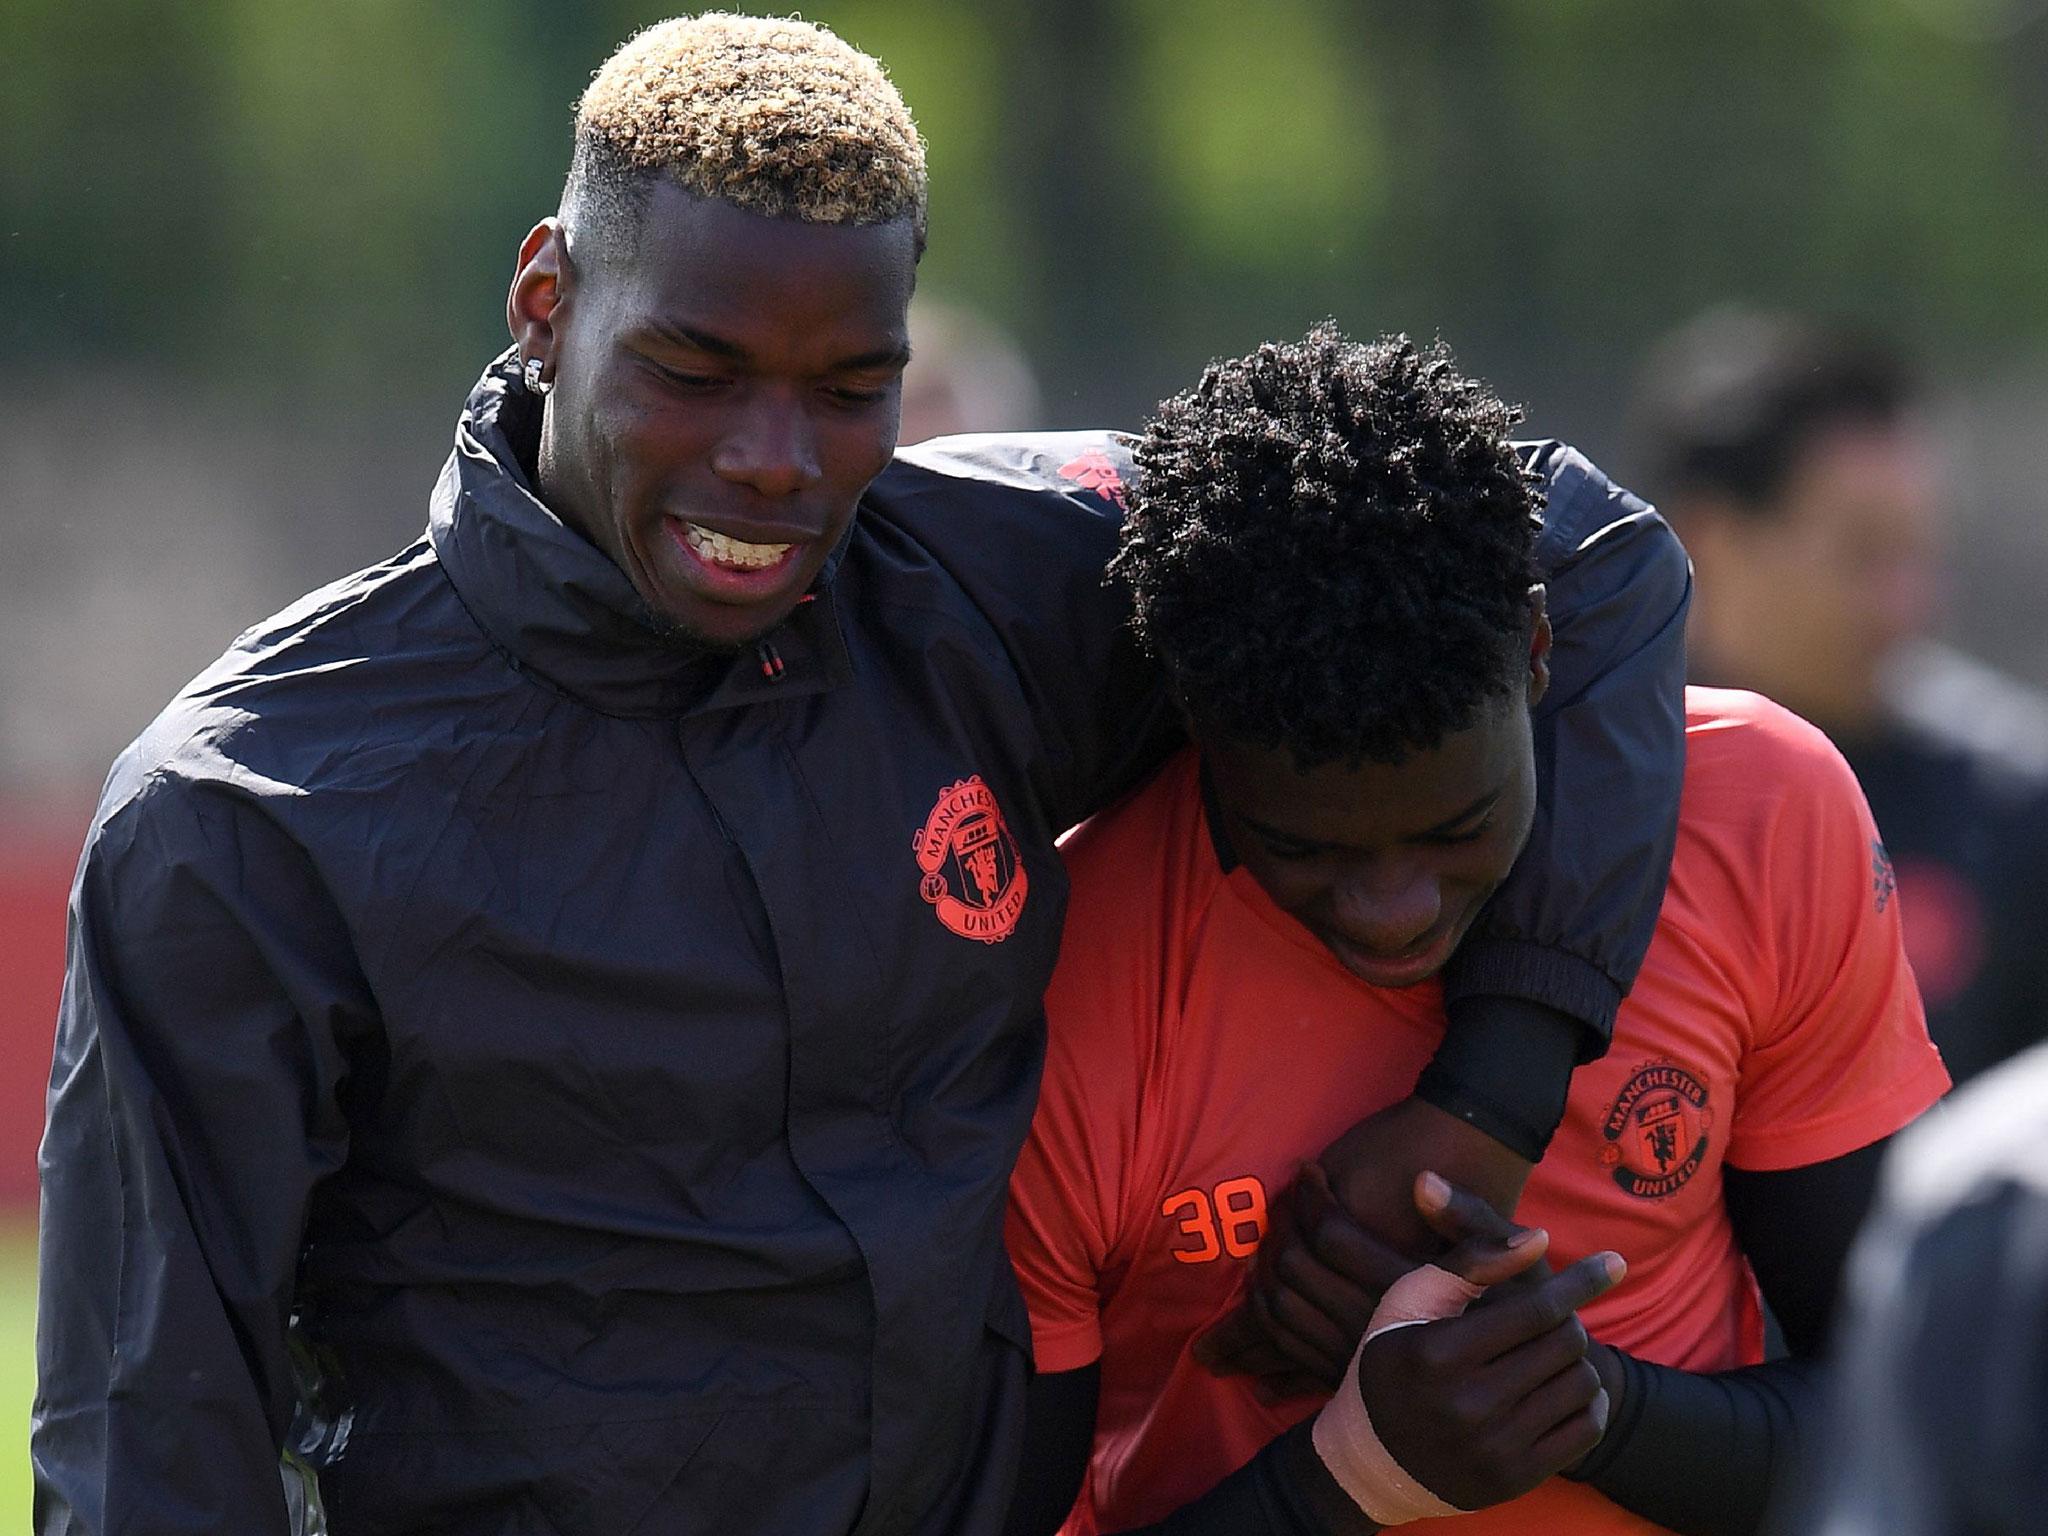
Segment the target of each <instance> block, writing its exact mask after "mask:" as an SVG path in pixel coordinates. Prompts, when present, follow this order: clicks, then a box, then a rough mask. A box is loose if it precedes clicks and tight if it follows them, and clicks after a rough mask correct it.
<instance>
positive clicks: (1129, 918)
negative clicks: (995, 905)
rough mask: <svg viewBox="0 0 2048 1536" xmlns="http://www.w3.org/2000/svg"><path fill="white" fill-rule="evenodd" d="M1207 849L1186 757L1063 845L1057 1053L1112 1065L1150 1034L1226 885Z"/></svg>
mask: <svg viewBox="0 0 2048 1536" xmlns="http://www.w3.org/2000/svg"><path fill="white" fill-rule="evenodd" d="M1207 838H1208V831H1207V823H1206V821H1205V820H1204V817H1203V813H1202V796H1201V781H1200V770H1199V759H1198V758H1197V757H1196V755H1195V753H1194V751H1193V750H1192V749H1184V750H1183V751H1182V752H1181V753H1180V754H1179V755H1178V756H1176V757H1174V758H1172V759H1171V760H1170V761H1169V762H1168V763H1167V764H1166V766H1165V767H1164V768H1162V769H1161V770H1160V771H1159V772H1158V773H1157V774H1155V775H1154V776H1153V777H1152V778H1151V780H1149V781H1148V782H1147V783H1146V784H1144V785H1143V786H1142V787H1140V788H1139V789H1137V790H1135V791H1133V792H1132V793H1131V794H1129V795H1127V796H1126V797H1125V798H1124V799H1123V800H1121V801H1119V802H1118V803H1116V804H1115V805H1112V806H1111V807H1109V808H1108V809H1107V810H1105V811H1103V812H1101V813H1100V814H1098V815H1096V816H1094V817H1091V818H1090V819H1089V820H1088V821H1086V822H1084V823H1082V825H1081V826H1079V827H1077V828H1076V829H1075V830H1074V831H1073V832H1071V833H1069V834H1068V836H1067V837H1066V838H1065V839H1064V840H1063V841H1062V843H1061V845H1060V854H1061V857H1062V859H1063V860H1064V861H1065V864H1066V868H1067V875H1068V879H1069V882H1070V884H1071V887H1072V892H1071V895H1070V897H1069V903H1068V908H1067V920H1066V928H1065V938H1064V939H1063V940H1062V942H1061V947H1060V958H1059V965H1058V968H1057V970H1056V971H1055V973H1054V978H1053V985H1052V989H1051V990H1050V991H1049V992H1048V993H1047V997H1046V1007H1047V1015H1048V1018H1049V1019H1050V1021H1051V1027H1052V1031H1053V1035H1054V1040H1055V1045H1056V1047H1060V1048H1064V1049H1069V1050H1077V1051H1080V1052H1082V1053H1084V1054H1086V1053H1090V1052H1102V1051H1108V1052H1111V1053H1112V1054H1113V1053H1115V1052H1117V1051H1121V1050H1123V1049H1125V1046H1126V1045H1128V1044H1129V1043H1130V1042H1131V1039H1132V1034H1133V1033H1134V1032H1135V1034H1136V1035H1138V1036H1140V1037H1142V1038H1144V1039H1146V1040H1149V1039H1150V1038H1151V1037H1152V1036H1153V1035H1155V1034H1156V1032H1157V1031H1158V1029H1159V1028H1160V1027H1161V1024H1162V1021H1163V1019H1164V1017H1165V1015H1166V1013H1167V1012H1168V1011H1169V1010H1170V1006H1171V1000H1172V999H1173V998H1174V997H1176V996H1178V993H1179V988H1178V980H1177V978H1178V976H1179V974H1180V971H1181V969H1182V967H1183V966H1184V964H1185V962H1186V958H1187V950H1188V947H1189V944H1190V943H1191V941H1192V937H1193V935H1194V933H1195V932H1196V930H1197V929H1198V928H1199V926H1200V924H1201V920H1202V916H1203V914H1204V913H1205V912H1206V910H1207V908H1208V905H1209V903H1210V901H1211V900H1212V899H1213V898H1214V895H1215V892H1216V890H1217V888H1218V887H1219V886H1220V884H1221V882H1222V874H1221V871H1220V870H1219V869H1218V867H1217V864H1216V859H1215V856H1214V854H1213V852H1212V851H1211V849H1210V846H1209V844H1208V842H1207ZM1112 1015H1113V1016H1115V1027H1112V1019H1111V1017H1110V1016H1112ZM1112 1035H1114V1036H1116V1037H1117V1038H1118V1039H1119V1040H1121V1041H1122V1042H1123V1043H1122V1044H1117V1043H1106V1042H1108V1041H1109V1037H1110V1036H1112ZM1146 1049H1147V1050H1148V1051H1149V1046H1148V1047H1147V1048H1146Z"/></svg>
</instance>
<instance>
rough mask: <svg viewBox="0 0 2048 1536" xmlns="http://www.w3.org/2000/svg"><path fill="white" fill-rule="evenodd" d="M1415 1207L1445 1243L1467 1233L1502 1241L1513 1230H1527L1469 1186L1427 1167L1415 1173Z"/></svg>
mask: <svg viewBox="0 0 2048 1536" xmlns="http://www.w3.org/2000/svg"><path fill="white" fill-rule="evenodd" d="M1415 1209H1416V1211H1417V1212H1419V1213H1420V1215H1421V1217H1422V1219H1423V1220H1424V1221H1425V1222H1427V1223H1428V1224H1429V1227H1430V1230H1431V1231H1433V1232H1435V1233H1436V1234H1437V1236H1439V1237H1441V1238H1442V1239H1444V1241H1446V1242H1449V1243H1457V1242H1462V1241H1464V1240H1465V1239H1466V1238H1468V1237H1490V1238H1494V1239H1496V1240H1498V1241H1500V1242H1502V1243H1505V1242H1506V1241H1507V1239H1508V1238H1509V1237H1511V1236H1512V1235H1513V1234H1515V1233H1516V1232H1526V1231H1528V1230H1529V1228H1527V1227H1519V1226H1517V1225H1515V1223H1514V1222H1512V1221H1510V1220H1509V1219H1508V1218H1507V1217H1505V1216H1503V1215H1501V1213H1500V1212H1499V1211H1496V1210H1495V1209H1494V1208H1493V1207H1492V1206H1490V1205H1488V1204H1487V1203H1486V1201H1484V1200H1482V1199H1481V1198H1480V1197H1479V1196H1478V1195H1475V1194H1473V1193H1472V1191H1470V1190H1469V1189H1461V1188H1459V1187H1458V1186H1457V1185H1456V1184H1453V1183H1452V1182H1451V1181H1450V1180H1449V1179H1447V1178H1445V1177H1444V1176H1443V1175H1442V1174H1440V1173H1430V1172H1428V1171H1427V1170H1425V1171H1424V1172H1422V1173H1418V1174H1417V1175H1416V1176H1415Z"/></svg>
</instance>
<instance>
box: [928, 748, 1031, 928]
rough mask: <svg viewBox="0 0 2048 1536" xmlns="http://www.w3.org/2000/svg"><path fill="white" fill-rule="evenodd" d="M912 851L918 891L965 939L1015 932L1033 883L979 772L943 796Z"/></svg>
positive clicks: (939, 916) (947, 923) (940, 797)
mask: <svg viewBox="0 0 2048 1536" xmlns="http://www.w3.org/2000/svg"><path fill="white" fill-rule="evenodd" d="M912 848H913V850H914V851H915V852H916V854H917V867H918V869H919V870H921V871H922V872H923V876H924V878H923V879H922V880H920V881H919V882H918V893H919V894H920V895H922V896H923V897H924V899H925V900H926V901H928V902H930V903H931V904H932V907H933V909H934V910H935V911H936V912H937V913H938V918H939V921H940V922H942V923H944V924H945V925H946V926H947V927H948V928H950V929H952V930H953V932H955V933H957V934H959V935H960V936H961V937H962V938H963V939H978V940H980V941H981V942H982V943H984V944H1000V943H1001V942H1002V941H1003V940H1004V939H1007V938H1008V937H1009V936H1010V935H1011V934H1012V933H1014V932H1015V931H1016V929H1017V919H1018V918H1019V917H1021V916H1023V913H1024V896H1025V893H1026V891H1027V890H1028V889H1029V888H1030V882H1029V881H1028V880H1027V879H1026V877H1025V874H1024V860H1023V858H1022V856H1021V855H1020V854H1019V853H1018V851H1017V840H1016V839H1015V838H1014V837H1012V836H1011V835H1010V828H1009V826H1008V824H1007V823H1005V822H1004V820H1003V813H1002V810H1001V809H1000V808H999V807H998V806H997V805H996V797H995V795H994V793H993V792H991V791H990V789H989V787H988V785H986V784H984V783H983V782H982V779H981V775H980V774H978V773H977V774H975V775H974V776H973V777H971V778H967V779H963V780H961V781H960V782H959V783H958V784H955V785H953V786H952V787H951V788H950V789H948V790H947V791H946V792H945V793H944V794H942V795H940V796H939V803H938V804H937V805H935V806H933V807H932V813H931V815H929V816H927V817H926V818H925V823H924V827H923V830H921V831H920V832H919V833H918V834H917V837H916V839H915V840H914V842H913V843H912Z"/></svg>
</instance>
